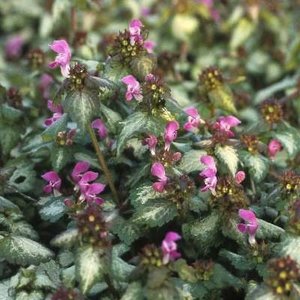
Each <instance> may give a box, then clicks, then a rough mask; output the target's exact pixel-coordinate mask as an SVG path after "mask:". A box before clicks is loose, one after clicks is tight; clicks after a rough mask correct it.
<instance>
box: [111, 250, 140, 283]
mask: <svg viewBox="0 0 300 300" xmlns="http://www.w3.org/2000/svg"><path fill="white" fill-rule="evenodd" d="M128 250H129V248H128V247H127V246H126V245H124V244H120V245H116V246H114V247H113V249H112V257H111V271H112V276H113V278H114V279H115V280H117V281H118V282H119V281H125V282H126V281H128V279H129V275H130V274H131V272H132V271H133V270H134V269H135V266H132V265H130V264H128V263H127V262H125V261H124V260H123V259H121V258H120V257H119V256H121V255H122V254H124V253H125V252H127V251H128Z"/></svg>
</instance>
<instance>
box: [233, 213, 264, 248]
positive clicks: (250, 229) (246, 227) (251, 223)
mask: <svg viewBox="0 0 300 300" xmlns="http://www.w3.org/2000/svg"><path fill="white" fill-rule="evenodd" d="M239 216H240V218H241V219H242V220H243V221H244V222H245V223H239V224H238V225H237V229H238V230H239V232H241V233H244V234H248V235H249V239H248V241H249V243H250V245H252V246H253V245H255V244H256V240H255V234H256V231H257V229H258V227H259V224H258V221H257V219H256V216H255V213H254V212H253V211H251V210H246V209H240V210H239Z"/></svg>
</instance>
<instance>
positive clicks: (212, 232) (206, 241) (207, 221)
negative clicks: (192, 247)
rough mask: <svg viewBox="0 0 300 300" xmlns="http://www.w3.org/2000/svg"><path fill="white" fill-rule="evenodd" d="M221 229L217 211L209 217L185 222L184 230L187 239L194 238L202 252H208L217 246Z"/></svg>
mask: <svg viewBox="0 0 300 300" xmlns="http://www.w3.org/2000/svg"><path fill="white" fill-rule="evenodd" d="M219 229H220V220H219V215H218V214H217V213H212V214H211V215H209V216H208V217H206V218H204V219H202V220H199V221H194V222H192V223H189V224H184V225H183V228H182V231H183V235H184V237H185V238H186V239H188V240H192V241H194V242H195V243H196V245H197V250H198V251H199V252H200V253H203V254H205V253H208V251H209V249H210V248H211V247H213V246H217V240H218V239H217V235H218V232H219Z"/></svg>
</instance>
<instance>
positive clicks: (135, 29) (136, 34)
mask: <svg viewBox="0 0 300 300" xmlns="http://www.w3.org/2000/svg"><path fill="white" fill-rule="evenodd" d="M142 27H143V23H142V22H141V21H140V20H138V19H134V20H132V21H131V22H130V23H129V33H130V44H131V45H134V44H135V43H136V42H138V43H140V42H142V41H143V36H142V34H141V33H142Z"/></svg>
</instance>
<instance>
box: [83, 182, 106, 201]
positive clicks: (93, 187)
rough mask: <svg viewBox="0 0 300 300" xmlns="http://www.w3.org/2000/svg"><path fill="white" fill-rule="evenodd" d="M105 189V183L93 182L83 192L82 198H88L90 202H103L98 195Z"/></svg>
mask: <svg viewBox="0 0 300 300" xmlns="http://www.w3.org/2000/svg"><path fill="white" fill-rule="evenodd" d="M104 189H105V184H102V183H92V184H89V185H88V187H87V189H86V191H85V192H84V193H82V194H81V196H80V198H81V199H83V200H86V201H87V202H88V203H96V204H99V205H100V204H102V203H103V202H104V200H103V199H102V198H100V197H97V195H98V194H100V193H102V192H103V191H104Z"/></svg>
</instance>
